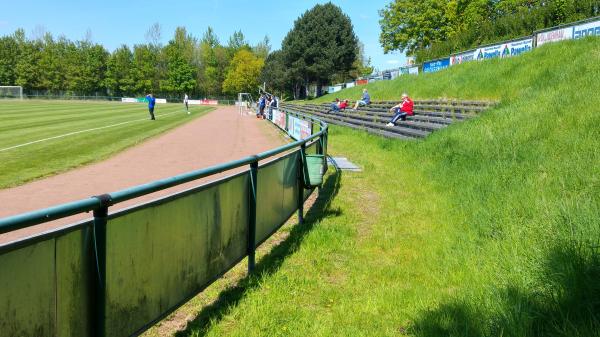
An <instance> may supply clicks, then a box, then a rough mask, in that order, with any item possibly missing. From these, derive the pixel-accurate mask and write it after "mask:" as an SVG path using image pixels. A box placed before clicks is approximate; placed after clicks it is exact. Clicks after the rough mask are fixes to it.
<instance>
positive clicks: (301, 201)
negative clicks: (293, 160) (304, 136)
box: [298, 143, 306, 225]
mask: <svg viewBox="0 0 600 337" xmlns="http://www.w3.org/2000/svg"><path fill="white" fill-rule="evenodd" d="M305 151H306V143H302V144H301V145H300V156H299V158H298V224H299V225H302V224H304V155H305Z"/></svg>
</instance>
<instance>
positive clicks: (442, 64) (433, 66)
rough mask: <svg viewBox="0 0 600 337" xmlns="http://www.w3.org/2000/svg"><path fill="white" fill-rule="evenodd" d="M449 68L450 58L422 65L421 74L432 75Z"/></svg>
mask: <svg viewBox="0 0 600 337" xmlns="http://www.w3.org/2000/svg"><path fill="white" fill-rule="evenodd" d="M449 66H450V58H449V57H448V58H445V59H440V60H435V61H429V62H425V63H423V72H424V73H434V72H436V71H440V70H442V69H446V68H448V67H449Z"/></svg>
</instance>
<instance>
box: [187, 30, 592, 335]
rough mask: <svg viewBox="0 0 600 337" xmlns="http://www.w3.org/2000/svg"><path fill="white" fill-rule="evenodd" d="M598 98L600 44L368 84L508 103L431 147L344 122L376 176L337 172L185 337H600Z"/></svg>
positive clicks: (396, 92) (435, 139)
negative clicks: (303, 219) (300, 220)
mask: <svg viewBox="0 0 600 337" xmlns="http://www.w3.org/2000/svg"><path fill="white" fill-rule="evenodd" d="M599 88H600V41H599V40H598V39H586V40H583V41H571V42H565V43H561V44H554V45H548V46H544V47H543V48H539V49H536V50H535V51H532V52H530V53H527V54H525V55H522V56H519V57H516V58H514V59H508V60H491V61H485V62H472V63H468V64H464V65H461V66H456V67H453V68H452V69H449V70H446V71H442V72H440V73H436V74H430V75H419V77H414V78H413V77H403V78H401V79H398V80H395V81H391V82H378V83H375V84H373V85H369V90H370V92H371V95H372V96H373V97H374V99H376V100H377V99H396V98H398V97H399V96H400V94H401V92H402V91H408V92H409V93H410V94H411V95H412V96H413V97H414V98H422V99H425V98H438V97H447V98H459V99H498V100H501V102H502V103H501V104H500V105H499V106H498V107H496V108H494V109H493V110H490V111H488V112H486V113H484V114H483V115H482V116H481V117H480V118H477V119H474V120H470V121H467V122H464V123H458V124H455V125H452V126H450V127H448V128H446V129H444V130H441V131H439V132H436V133H434V134H432V135H431V136H429V137H428V138H427V139H425V140H424V141H420V142H403V141H395V140H388V139H383V138H378V137H376V136H371V135H368V134H366V133H363V132H358V131H354V130H350V129H346V128H339V127H333V128H332V130H331V136H330V153H331V154H333V155H338V156H347V157H349V159H350V160H352V161H353V162H355V163H357V164H359V165H360V166H362V167H363V169H364V171H363V172H361V173H344V174H343V175H342V174H329V175H328V177H327V181H326V183H325V186H324V189H323V191H322V193H321V196H320V200H319V201H318V202H317V205H316V208H315V209H314V210H312V211H311V212H310V214H309V215H308V216H307V224H306V225H305V226H303V227H300V226H296V227H291V228H290V227H288V228H287V230H288V231H290V236H289V237H288V238H287V239H286V240H285V241H283V242H282V243H281V244H280V245H279V246H277V247H276V248H274V250H273V251H271V252H270V253H269V254H267V255H266V256H265V257H264V258H262V259H261V260H260V263H259V264H258V269H259V272H258V273H257V275H256V276H252V277H250V278H248V279H244V280H242V281H241V282H240V284H238V285H236V286H229V289H227V290H224V291H222V292H220V293H219V297H218V299H217V300H216V302H215V303H214V304H213V305H210V306H206V307H204V308H202V307H198V308H196V309H195V311H194V310H192V309H189V308H188V309H187V310H188V312H190V313H192V314H193V315H195V316H196V319H195V320H194V321H193V322H192V323H191V324H190V325H189V326H188V328H187V330H186V331H184V332H181V333H179V334H178V336H179V335H181V336H187V335H190V336H199V335H208V336H221V335H232V336H399V335H410V336H598V335H600V254H599V250H600V91H599ZM360 90H361V88H353V89H350V90H347V91H345V92H341V93H337V94H336V96H339V97H358V96H359V92H360ZM330 99H331V97H329V98H327V97H325V98H322V99H321V100H322V101H328V100H330ZM221 286H223V285H221ZM210 292H211V290H210V289H209V291H208V293H210ZM213 295H215V296H216V294H213ZM201 296H203V295H201ZM207 302H210V300H202V301H198V303H207Z"/></svg>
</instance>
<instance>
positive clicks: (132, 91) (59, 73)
mask: <svg viewBox="0 0 600 337" xmlns="http://www.w3.org/2000/svg"><path fill="white" fill-rule="evenodd" d="M37 33H38V34H37V35H38V36H37V38H36V39H32V40H28V39H27V38H26V37H25V32H24V31H23V30H22V29H19V30H17V31H16V32H15V33H14V34H13V35H12V36H4V37H0V85H20V86H23V88H24V90H25V94H28V93H32V92H33V91H41V92H48V93H53V94H77V95H90V94H92V95H93V94H100V95H113V96H140V95H145V94H147V93H154V94H155V95H157V96H162V97H165V96H167V97H172V96H181V95H182V94H184V93H187V94H188V95H190V96H192V97H194V96H196V97H198V96H204V97H207V96H213V97H215V96H220V95H221V94H222V93H223V82H224V81H225V76H226V74H227V72H228V70H229V68H230V66H231V62H232V60H233V58H234V55H236V53H237V52H238V51H240V50H248V51H251V52H253V53H254V54H256V55H257V57H259V58H262V59H264V58H266V57H267V56H268V54H269V52H270V48H271V47H270V45H269V39H268V37H265V39H264V40H263V41H261V42H259V43H258V44H257V45H256V46H255V47H254V48H251V47H250V46H249V44H248V42H247V41H246V40H245V38H244V34H243V33H242V32H241V31H236V32H235V33H234V34H233V35H232V36H231V38H230V39H229V44H228V45H227V46H226V47H225V46H222V45H221V44H220V42H219V39H218V37H217V36H216V34H215V32H214V30H213V29H212V28H211V27H208V29H207V30H206V32H205V33H204V35H203V37H202V39H201V40H200V41H198V39H197V38H195V37H194V36H192V35H191V34H189V33H188V32H187V30H186V29H185V28H184V27H177V28H176V29H175V33H174V35H173V38H172V39H171V40H170V41H169V42H168V43H167V44H166V45H163V44H162V43H161V37H162V32H161V27H160V24H158V23H155V24H153V25H152V26H151V27H150V28H149V30H148V31H147V33H146V39H147V40H148V43H147V44H138V45H134V46H133V47H132V48H131V49H130V47H129V46H127V45H122V46H120V47H119V48H117V49H116V50H114V51H113V52H112V53H109V52H108V51H106V50H105V49H104V47H102V46H101V45H98V44H95V43H92V42H91V41H90V39H86V40H84V41H75V42H74V41H70V40H68V39H66V38H64V37H60V38H58V39H56V38H54V37H53V36H52V35H51V34H50V33H44V32H43V29H42V28H40V29H39V32H37ZM231 94H234V93H231Z"/></svg>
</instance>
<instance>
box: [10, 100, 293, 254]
mask: <svg viewBox="0 0 600 337" xmlns="http://www.w3.org/2000/svg"><path fill="white" fill-rule="evenodd" d="M282 144H284V139H283V137H281V135H280V134H279V132H278V131H277V130H276V129H275V128H274V127H273V126H271V125H268V124H267V122H265V121H262V120H257V119H256V118H254V117H252V116H240V115H239V114H238V112H237V108H236V107H220V108H218V109H217V110H215V111H213V112H210V113H208V114H207V115H206V116H202V117H200V118H197V119H195V120H193V121H191V122H190V123H187V124H185V125H183V126H180V127H178V128H176V129H174V130H171V131H169V132H167V133H165V134H163V135H160V136H158V137H155V138H152V139H150V140H148V141H146V142H144V143H142V144H141V145H139V146H136V147H133V148H130V149H128V150H125V151H123V152H121V153H119V154H117V155H115V156H114V157H112V158H110V159H107V160H105V161H103V162H99V163H95V164H91V165H88V166H84V167H81V168H78V169H74V170H72V171H69V172H66V173H64V174H60V175H57V176H53V177H49V178H45V179H42V180H38V181H34V182H31V183H28V184H25V185H22V186H18V187H15V188H9V189H4V190H0V218H1V217H6V216H10V215H15V214H19V213H23V212H28V211H32V210H36V209H40V208H45V207H49V206H54V205H57V204H60V203H65V202H70V201H75V200H79V199H84V198H87V197H90V196H93V195H99V194H102V193H107V192H114V191H118V190H121V189H125V188H128V187H133V186H135V185H139V184H144V183H148V182H151V181H154V180H157V179H162V178H167V177H170V176H173V175H177V174H181V173H185V172H189V171H193V170H197V169H200V168H204V167H208V166H211V165H215V164H219V163H224V162H227V161H230V160H234V159H238V158H242V157H245V156H248V155H251V154H256V153H259V152H262V151H266V150H269V149H272V148H275V147H277V146H280V145H282ZM210 180H214V178H211V179H210ZM195 185H198V182H192V183H188V184H185V185H183V186H179V187H175V188H172V189H169V190H166V191H162V192H158V193H154V194H152V195H148V196H145V197H142V198H138V199H135V200H131V201H129V202H125V203H122V204H119V205H116V206H113V207H112V208H111V212H114V211H115V210H117V209H121V208H124V207H128V206H131V205H133V204H138V203H140V202H141V201H145V200H151V199H155V198H157V197H158V196H161V195H166V194H170V193H173V192H174V191H175V190H182V189H185V188H189V187H191V186H195ZM88 217H89V215H81V216H75V217H71V218H68V219H62V220H61V221H55V222H51V223H47V224H42V225H39V226H35V227H29V228H26V229H22V230H19V231H14V232H10V233H6V234H3V235H0V245H1V244H3V243H6V242H10V241H14V240H16V239H19V238H23V237H27V236H30V235H32V234H35V233H39V232H41V231H46V230H49V229H52V228H56V227H59V226H61V225H65V224H67V223H73V222H74V221H77V220H81V219H85V218H88Z"/></svg>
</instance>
